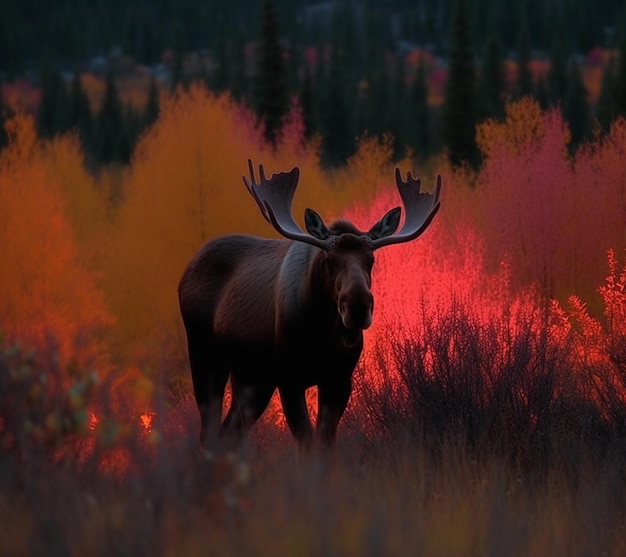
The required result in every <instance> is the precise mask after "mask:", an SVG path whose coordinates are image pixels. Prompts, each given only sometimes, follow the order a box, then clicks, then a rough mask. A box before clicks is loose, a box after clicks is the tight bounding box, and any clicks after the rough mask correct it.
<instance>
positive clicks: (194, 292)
mask: <svg viewBox="0 0 626 557" xmlns="http://www.w3.org/2000/svg"><path fill="white" fill-rule="evenodd" d="M250 173H251V178H252V182H250V181H249V180H248V179H247V178H244V181H245V183H246V186H247V187H248V189H249V191H250V193H251V194H252V195H253V197H254V198H255V200H256V201H257V203H258V204H259V207H260V209H261V211H262V213H263V215H264V216H265V218H266V219H267V220H268V221H269V222H270V223H271V224H272V225H273V226H274V227H275V228H276V229H277V230H278V231H279V232H280V233H281V234H283V235H284V236H286V237H287V238H288V239H284V240H273V239H263V238H258V237H255V236H247V235H241V234H232V235H228V236H222V237H219V238H215V239H213V240H210V241H209V242H207V243H206V244H205V245H204V246H203V247H202V248H201V249H200V251H199V252H198V253H197V254H196V255H195V256H194V257H193V259H192V260H191V262H190V263H189V265H188V266H187V268H186V270H185V272H184V274H183V277H182V279H181V281H180V285H179V302H180V309H181V314H182V317H183V322H184V325H185V330H186V333H187V341H188V350H189V361H190V365H191V373H192V381H193V388H194V395H195V398H196V402H197V404H198V409H199V412H200V418H201V433H200V440H201V445H202V446H203V447H206V446H207V445H208V444H209V443H210V442H212V441H215V440H217V439H218V438H223V437H225V436H227V437H232V438H235V439H239V438H241V436H242V435H243V434H244V433H245V432H246V431H247V430H248V429H249V428H250V427H251V426H252V425H253V424H254V423H255V422H256V421H257V420H258V418H259V417H260V416H261V415H262V413H263V412H264V411H265V409H266V407H267V405H268V404H269V401H270V399H271V397H272V395H273V393H274V391H275V390H276V389H278V391H279V394H280V399H281V403H282V407H283V411H284V414H285V419H286V421H287V424H288V426H289V428H290V430H291V432H292V433H293V435H294V437H295V438H296V440H297V441H298V442H299V443H300V444H301V445H302V446H304V447H309V446H311V444H312V442H313V440H314V433H313V427H312V425H311V421H310V419H309V414H308V410H307V406H306V399H305V391H306V389H308V388H309V387H312V386H317V388H318V407H319V408H318V421H317V434H318V438H319V440H320V441H321V442H322V443H324V444H326V445H330V444H332V443H333V442H334V440H335V436H336V431H337V427H338V424H339V421H340V419H341V416H342V415H343V412H344V410H345V408H346V406H347V404H348V400H349V398H350V394H351V390H352V373H353V371H354V368H355V366H356V364H357V362H358V360H359V357H360V355H361V352H362V349H363V330H364V329H367V328H368V327H369V326H370V324H371V322H372V314H373V309H374V300H373V297H372V294H371V290H370V287H371V271H372V266H373V264H374V255H373V252H374V250H375V249H377V248H378V247H381V246H383V245H388V244H391V243H397V242H400V241H408V240H407V238H408V239H413V238H414V237H416V236H417V235H419V234H421V232H423V230H425V229H426V227H427V226H428V224H429V223H430V221H431V220H432V218H433V217H434V214H435V213H436V211H437V209H438V207H439V202H438V195H439V189H440V183H438V185H437V190H436V192H435V194H419V181H416V180H413V179H412V178H411V177H410V174H409V178H410V179H409V180H408V182H407V183H404V182H401V181H400V180H399V178H398V177H399V173H398V172H396V178H397V183H398V189H399V191H400V193H401V195H402V197H403V201H404V202H405V207H406V208H407V218H406V219H405V225H404V227H403V229H402V230H401V231H400V233H398V234H396V235H393V233H394V232H395V231H396V229H397V227H398V225H399V218H400V209H399V208H395V209H392V210H391V211H389V212H388V213H387V214H386V215H385V216H384V217H383V218H382V219H381V220H380V221H379V222H377V223H376V224H375V225H374V226H373V227H372V228H371V229H370V230H369V231H368V232H362V231H360V230H358V229H357V228H356V227H354V226H353V225H352V224H351V223H349V222H347V221H343V220H340V221H337V222H335V223H333V224H332V225H331V226H330V227H328V228H327V227H326V225H325V224H324V223H323V221H322V219H321V217H319V215H318V214H317V213H315V212H314V211H312V210H311V209H307V211H306V212H305V223H306V228H307V232H308V234H307V233H304V232H303V231H302V230H301V229H300V228H299V226H298V225H297V224H296V223H295V221H294V220H293V217H292V216H291V200H292V198H293V194H294V192H295V188H296V185H297V181H298V169H297V168H294V169H293V170H292V171H291V172H289V173H280V174H274V175H273V176H272V178H271V179H270V180H267V179H266V178H265V176H264V173H263V167H261V178H262V180H261V184H256V183H255V179H254V171H253V167H252V164H251V163H250ZM409 187H410V188H411V189H409ZM415 189H416V190H417V193H418V194H419V195H417V196H416V195H415V193H416V192H415ZM409 192H412V193H409ZM418 202H419V203H418ZM420 203H421V205H420ZM418 205H419V207H418ZM410 207H412V209H411V208H410ZM229 377H230V380H231V389H232V400H231V405H230V408H229V410H228V413H227V415H226V418H225V419H224V422H223V423H222V420H221V411H222V402H223V397H224V391H225V388H226V383H227V381H228V379H229Z"/></svg>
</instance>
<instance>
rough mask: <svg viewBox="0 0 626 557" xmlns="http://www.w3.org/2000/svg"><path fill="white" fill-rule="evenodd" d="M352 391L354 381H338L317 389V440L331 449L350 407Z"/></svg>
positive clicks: (348, 379)
mask: <svg viewBox="0 0 626 557" xmlns="http://www.w3.org/2000/svg"><path fill="white" fill-rule="evenodd" d="M351 391H352V379H351V378H350V377H347V378H346V379H343V380H340V379H337V380H335V381H334V382H333V383H331V384H323V385H320V386H319V387H318V389H317V403H318V413H317V438H318V439H319V440H320V441H321V443H322V444H323V445H324V446H326V447H330V446H332V445H334V443H335V437H336V436H337V427H338V426H339V420H341V416H343V413H344V411H345V409H346V406H348V400H349V399H350V393H351Z"/></svg>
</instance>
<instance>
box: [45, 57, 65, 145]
mask: <svg viewBox="0 0 626 557" xmlns="http://www.w3.org/2000/svg"><path fill="white" fill-rule="evenodd" d="M37 129H38V131H39V134H40V135H41V136H42V137H48V138H49V137H54V136H55V135H57V134H59V133H65V132H67V131H68V130H69V129H70V126H69V99H68V93H67V88H66V86H65V83H64V82H63V78H62V77H61V73H60V72H59V70H58V69H57V68H56V66H54V65H53V64H51V63H49V64H48V63H47V64H46V65H45V66H44V68H43V69H42V71H41V101H40V103H39V107H38V109H37Z"/></svg>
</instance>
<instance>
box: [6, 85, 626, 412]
mask: <svg viewBox="0 0 626 557" xmlns="http://www.w3.org/2000/svg"><path fill="white" fill-rule="evenodd" d="M7 131H8V133H9V136H10V142H9V145H8V147H7V148H6V149H5V150H4V151H3V152H2V154H1V156H0V179H1V180H0V182H1V184H2V187H1V188H0V201H1V202H0V217H1V218H0V246H1V247H0V268H2V269H3V272H2V273H1V274H0V290H1V291H2V292H3V296H2V297H1V298H0V331H1V332H2V335H3V338H4V343H5V344H7V345H8V344H11V343H16V342H18V343H20V344H23V345H24V346H27V347H32V348H37V347H40V346H45V345H46V344H47V343H48V344H49V343H53V344H54V345H55V346H58V355H59V358H60V360H61V366H60V368H59V369H61V370H63V369H67V368H68V366H71V365H78V366H83V367H93V368H94V369H96V370H97V371H98V373H99V374H100V375H101V376H103V377H104V376H106V377H108V376H109V375H111V374H112V375H113V376H114V377H115V378H116V379H115V380H114V381H113V385H114V386H115V389H118V390H121V391H124V389H126V388H128V391H129V393H130V394H129V395H128V396H129V397H130V399H131V400H134V399H136V400H140V401H141V402H140V406H141V408H142V409H143V410H146V409H149V406H150V397H151V396H152V394H153V393H154V392H155V390H154V383H155V382H159V381H162V380H163V381H165V383H166V384H168V385H169V387H170V388H172V386H173V385H174V384H176V389H175V392H174V391H172V392H170V395H172V396H174V399H176V397H180V396H184V393H185V392H187V393H188V392H189V383H188V381H189V380H188V372H187V364H186V352H185V350H186V349H185V342H184V335H183V332H182V325H181V321H180V317H179V313H178V306H177V294H176V290H177V284H178V280H179V278H180V275H181V273H182V270H183V269H184V267H185V265H186V263H187V262H188V260H189V259H190V258H191V256H192V255H193V253H194V252H195V251H196V250H197V249H198V248H199V247H200V246H201V245H202V243H203V242H205V241H206V240H208V239H209V238H212V237H215V236H217V235H220V234H226V233H230V232H244V233H252V234H258V235H264V236H276V232H275V231H273V230H272V229H271V228H270V227H269V226H268V225H267V223H266V222H265V221H264V220H263V219H262V218H261V217H260V215H259V213H258V208H257V207H256V205H255V203H254V202H253V201H252V200H251V199H250V198H249V195H248V193H247V192H246V190H245V188H244V187H243V184H242V180H241V177H242V175H243V174H245V173H247V160H248V158H251V159H252V160H253V161H254V162H255V163H263V164H264V165H265V168H266V169H267V171H268V172H269V173H271V172H275V171H280V170H288V169H290V168H291V167H293V166H294V165H298V166H299V167H300V168H301V184H300V187H299V190H298V192H297V194H296V199H295V202H294V205H295V208H294V211H295V214H296V218H298V219H299V218H301V215H302V214H303V210H304V208H305V207H307V206H310V207H313V208H315V209H316V210H318V211H319V212H320V213H321V214H322V215H323V216H324V217H325V218H326V219H327V220H331V219H332V218H335V217H338V216H346V217H348V218H350V219H352V220H353V221H354V222H355V223H356V224H357V226H359V227H360V228H362V229H367V228H369V226H371V225H372V224H373V223H374V222H375V221H376V220H377V219H378V218H380V217H381V216H382V215H383V214H384V212H386V211H387V210H388V209H390V208H391V207H393V206H395V205H398V204H400V201H399V198H398V196H397V193H396V191H395V187H394V185H393V171H394V166H396V164H397V165H398V166H399V167H400V168H401V169H402V171H403V172H406V171H407V170H409V169H411V168H412V166H413V163H412V161H411V160H410V159H408V158H407V159H405V160H403V161H400V162H398V163H394V161H393V160H392V156H393V147H392V140H391V138H382V139H376V138H365V139H363V140H361V142H360V144H359V149H358V150H357V152H356V154H355V155H354V156H353V157H352V158H351V159H350V160H349V161H348V163H347V165H346V166H345V167H344V168H342V169H336V170H333V171H332V172H327V171H325V170H324V169H323V168H322V166H321V164H320V158H319V145H318V144H317V143H316V141H313V142H307V141H305V139H304V133H303V125H302V119H301V115H300V111H299V107H298V106H297V105H294V106H292V110H291V113H290V115H289V117H288V121H287V123H286V125H285V127H284V128H283V132H282V135H281V137H280V138H279V142H278V146H277V148H276V149H273V148H271V147H269V146H268V145H266V143H265V142H264V140H263V133H262V132H263V131H262V129H260V128H259V127H258V126H257V125H256V124H255V120H254V118H253V117H252V116H251V114H250V113H249V112H248V110H247V109H246V108H244V107H242V106H241V105H238V104H237V103H235V102H234V101H233V100H232V99H231V98H230V97H229V96H228V95H221V96H216V95H214V94H212V93H209V92H208V91H207V90H206V89H204V88H202V87H193V88H191V89H190V90H189V91H184V92H183V91H180V92H178V93H176V94H174V95H172V96H170V97H168V98H165V99H164V100H163V105H162V110H161V116H160V118H159V120H158V122H157V123H156V124H155V125H154V126H153V127H152V128H151V129H149V131H148V132H147V133H146V134H145V136H144V137H143V138H142V140H141V141H140V144H139V146H138V148H137V150H136V152H135V154H134V156H133V160H132V164H131V166H130V167H129V168H127V169H119V168H118V169H115V168H111V169H107V170H104V171H102V172H101V174H99V175H98V176H93V175H92V174H90V173H89V172H88V171H87V170H86V169H85V166H84V164H83V162H82V154H81V152H80V147H79V143H78V141H76V140H75V138H73V137H72V136H67V137H62V138H59V139H55V140H54V141H52V142H42V141H40V140H38V139H37V137H36V135H35V131H34V127H33V122H32V120H31V119H30V118H28V117H26V116H22V115H18V116H16V117H15V118H13V119H12V120H10V121H9V123H8V128H7ZM477 133H478V136H477V137H478V144H479V146H480V149H481V150H482V153H483V158H484V164H483V166H482V167H481V169H480V170H479V171H478V172H477V173H476V174H472V173H470V172H469V171H467V170H464V169H456V170H452V169H450V168H449V167H448V166H447V165H446V164H445V163H444V162H443V161H441V165H440V166H438V167H437V164H434V165H433V168H431V167H430V166H429V167H428V168H423V169H419V168H418V169H417V174H418V175H422V178H423V181H424V186H423V187H424V188H425V189H431V188H432V187H433V185H434V181H435V173H436V172H439V173H441V174H442V175H443V183H444V188H443V193H442V209H441V211H440V214H439V215H438V216H437V218H436V219H435V221H434V223H433V225H432V226H431V227H430V228H429V230H428V231H427V233H426V234H425V235H424V236H423V237H422V238H420V239H419V240H418V241H416V242H412V243H409V244H405V245H398V246H392V247H389V248H385V249H383V250H380V252H377V254H376V257H377V264H376V267H375V271H374V286H373V288H374V294H375V298H376V309H375V319H374V325H373V327H372V328H371V330H369V331H368V332H367V349H366V352H365V354H364V357H363V359H362V362H361V370H362V373H363V374H362V380H363V381H364V382H365V384H368V385H373V386H374V387H376V386H378V387H376V388H379V387H380V388H390V385H391V388H393V389H396V390H399V392H404V393H405V394H404V395H402V396H405V395H406V393H407V392H408V391H409V390H410V389H409V387H408V386H407V385H406V381H405V380H402V374H405V379H406V370H407V366H409V363H410V359H408V360H407V352H406V347H407V346H412V347H413V348H412V350H413V352H411V354H412V356H411V358H413V359H414V360H415V361H419V362H421V364H420V365H421V366H422V367H421V368H420V370H421V371H419V373H421V374H423V375H424V377H431V378H433V377H443V374H444V371H445V370H444V369H443V368H442V366H443V365H444V363H445V361H444V360H446V359H447V361H448V365H450V366H451V367H450V370H452V369H453V368H454V366H453V365H452V363H451V362H454V361H455V358H456V359H457V360H459V362H461V361H462V362H465V365H467V362H470V361H471V358H469V356H468V354H467V353H465V352H463V343H465V344H467V342H468V339H467V338H463V337H458V338H457V336H458V335H460V334H461V333H462V327H470V329H471V330H473V331H474V333H476V335H477V336H475V337H473V339H474V340H473V341H474V342H476V346H478V347H483V348H484V347H487V346H489V347H490V349H491V350H492V351H493V353H489V354H490V355H489V358H490V360H489V361H490V362H491V364H487V363H483V364H480V362H477V361H476V362H475V363H476V364H477V367H476V368H475V369H474V371H475V372H476V373H478V375H477V376H476V381H477V382H476V384H475V385H474V386H473V387H472V388H473V389H474V390H472V391H471V393H472V396H487V394H488V393H490V392H494V389H495V388H496V383H495V382H494V381H495V378H493V377H492V378H491V379H489V378H488V377H486V376H485V375H484V374H485V373H488V372H489V370H490V369H491V370H493V369H498V366H500V368H501V373H502V374H504V373H505V371H502V370H505V369H506V366H507V365H509V364H510V361H511V358H515V354H514V352H515V346H514V344H515V343H514V342H513V341H512V340H511V339H513V338H517V337H516V335H518V334H521V335H527V339H528V342H529V346H530V345H532V346H534V348H532V350H531V351H530V352H529V354H527V355H526V356H528V358H530V360H532V359H533V358H540V357H543V358H547V357H548V356H547V355H546V354H557V353H558V354H561V352H563V353H564V354H567V358H568V361H570V362H571V366H572V369H574V368H575V369H577V370H579V372H578V378H577V380H576V381H574V382H573V383H572V384H576V385H578V386H579V387H580V389H581V392H585V393H586V395H585V396H586V397H587V398H588V399H589V400H590V401H591V402H593V403H594V404H598V405H600V407H601V408H600V410H599V412H600V413H601V414H602V413H604V414H606V413H607V412H609V413H610V412H613V411H617V410H616V409H619V408H622V407H623V392H622V389H623V387H624V382H625V379H624V377H623V375H624V368H623V366H624V363H623V361H624V354H623V349H622V348H621V346H622V344H621V340H622V339H623V337H624V296H623V289H624V280H625V279H624V272H623V270H622V269H623V267H622V265H623V264H622V263H621V257H620V256H621V254H622V253H623V252H622V250H623V248H624V247H625V246H624V238H623V230H624V223H625V222H626V201H625V200H626V195H625V190H626V177H625V176H624V173H623V171H622V169H623V164H622V163H623V161H622V158H621V157H622V153H623V152H624V149H626V122H624V121H623V120H621V119H620V120H617V121H616V122H615V124H614V125H613V127H612V129H611V130H610V133H609V134H608V135H607V136H606V137H602V138H598V139H597V140H595V141H593V142H591V143H590V144H588V145H585V146H583V147H582V148H580V149H579V150H578V152H577V153H576V154H575V155H574V156H573V157H572V156H570V155H569V154H568V149H567V142H568V138H569V132H568V130H567V127H566V125H565V124H564V123H563V119H562V117H561V116H560V114H559V113H558V111H548V112H542V111H541V110H540V109H539V107H538V105H537V104H536V103H535V102H534V101H532V100H530V99H523V100H521V101H519V102H517V103H514V104H511V105H509V106H508V108H507V113H506V117H505V118H504V120H503V121H486V122H484V123H483V124H481V125H480V126H479V128H478V132H477ZM435 162H437V161H435ZM413 170H414V171H415V169H414V168H413ZM610 250H611V251H610ZM607 254H608V256H607ZM607 276H608V279H607V278H606V277H607ZM468 330H469V329H468ZM441 331H443V332H444V333H445V334H444V335H443V336H441ZM437 335H439V337H438V338H439V340H438V341H437V342H440V343H441V346H435V345H428V343H427V342H426V341H428V342H431V341H432V342H434V339H435V338H436V337H437ZM528 335H530V336H528ZM420 339H426V340H424V342H426V344H419V343H420V342H422V341H420ZM455 339H456V340H455ZM533 339H534V340H533ZM515 342H521V340H519V339H518V341H515ZM533 343H535V344H533ZM403 347H404V348H403ZM466 348H467V346H466ZM394 350H395V352H394ZM398 350H401V351H404V352H402V354H400V353H399V352H398ZM533 350H536V351H537V352H533ZM541 351H543V352H541ZM483 357H487V356H486V355H485V354H483ZM494 362H495V363H496V364H497V366H496V368H494V367H493V365H492V364H494ZM507 362H508V364H507ZM490 366H491V367H490ZM598 366H599V368H601V369H602V370H604V371H603V374H602V377H603V379H602V381H600V382H598V381H595V382H590V380H589V381H587V380H586V379H584V378H585V374H590V373H592V372H591V371H590V369H592V368H593V369H596V370H597V369H599V368H598ZM60 373H64V372H63V371H61V372H60ZM416 373H417V372H416ZM381 374H382V375H384V376H385V377H386V379H385V381H382V382H381V380H380V379H376V376H379V375H381ZM389 378H395V379H393V381H395V383H393V382H392V383H391V384H389ZM489 381H491V383H490V385H489ZM570 383H571V382H570ZM431 387H432V385H431ZM511 388H513V387H511ZM529 388H530V387H529ZM554 388H555V392H557V391H558V392H560V393H562V392H563V391H562V389H561V390H560V391H559V389H560V387H559V388H558V389H557V387H556V386H555V387H554ZM515 389H517V390H516V392H519V393H522V392H523V391H524V389H523V388H522V387H520V388H519V389H518V388H517V387H515ZM520 389H521V390H520ZM374 391H376V389H374ZM371 394H372V392H370V395H371ZM524 396H526V400H527V402H526V403H525V404H526V410H528V393H527V394H526V395H524ZM359 400H360V399H359V397H358V396H356V397H355V398H354V400H353V408H354V410H355V412H357V413H358V411H359V408H360V406H359V404H360V402H359ZM398 400H403V401H404V402H403V404H408V402H407V400H406V398H402V397H401V398H400V399H398ZM361 403H363V404H365V403H364V402H363V400H361ZM620 405H622V406H620ZM143 410H142V411H143ZM274 411H275V410H274Z"/></svg>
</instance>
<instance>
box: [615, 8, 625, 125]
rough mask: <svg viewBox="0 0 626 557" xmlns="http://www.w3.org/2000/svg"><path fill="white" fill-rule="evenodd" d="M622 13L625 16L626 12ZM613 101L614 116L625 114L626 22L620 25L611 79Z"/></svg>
mask: <svg viewBox="0 0 626 557" xmlns="http://www.w3.org/2000/svg"><path fill="white" fill-rule="evenodd" d="M624 15H625V17H626V12H625V14H624ZM625 22H626V19H625ZM613 102H614V106H615V117H617V116H626V23H625V24H624V25H622V33H621V38H620V41H619V48H618V55H617V67H616V68H615V78H614V80H613Z"/></svg>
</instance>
